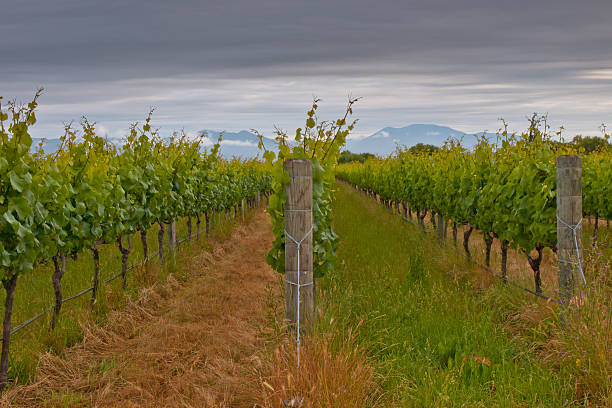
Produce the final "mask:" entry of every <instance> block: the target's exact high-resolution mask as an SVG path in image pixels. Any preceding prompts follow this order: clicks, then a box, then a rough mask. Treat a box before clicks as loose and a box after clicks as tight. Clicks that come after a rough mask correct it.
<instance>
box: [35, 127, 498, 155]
mask: <svg viewBox="0 0 612 408" xmlns="http://www.w3.org/2000/svg"><path fill="white" fill-rule="evenodd" d="M205 132H206V142H205V146H206V147H210V146H212V145H213V144H214V143H215V142H216V141H217V139H218V138H219V134H220V133H221V132H220V131H217V130H205ZM478 135H482V133H479V134H478ZM486 135H487V136H488V137H493V136H495V135H494V134H493V133H487V134H486ZM449 137H452V138H455V139H462V144H463V145H464V146H465V147H467V148H471V147H473V146H474V145H475V143H476V135H475V134H469V133H465V132H461V131H459V130H455V129H453V128H450V127H447V126H439V125H432V124H415V125H408V126H405V127H401V128H394V127H386V128H383V129H381V130H379V131H378V132H375V133H373V134H372V135H370V136H367V137H364V138H360V139H352V138H349V140H348V141H347V146H346V149H347V150H350V151H351V152H354V153H365V152H368V153H374V154H378V155H382V156H386V155H389V154H390V153H392V152H393V151H394V150H395V148H396V147H397V146H407V147H411V146H414V145H416V144H417V143H424V144H432V145H435V146H442V144H443V143H444V141H445V140H446V139H448V138H449ZM39 142H40V139H33V143H32V146H33V147H36V146H37V145H38V143H39ZM111 142H113V143H116V144H120V142H121V140H120V139H112V140H111ZM258 142H259V140H258V139H257V136H256V135H254V134H253V133H251V132H249V131H246V130H242V131H240V132H224V133H223V140H222V142H221V148H220V153H221V155H222V156H223V157H226V158H231V157H243V158H251V157H255V156H257V154H258V153H259V149H258V148H257V144H258ZM264 145H265V146H266V148H267V149H269V150H270V149H274V148H275V141H274V140H273V139H271V138H264ZM58 147H59V139H48V140H45V141H44V143H43V149H44V150H45V152H53V151H55V150H57V148H58Z"/></svg>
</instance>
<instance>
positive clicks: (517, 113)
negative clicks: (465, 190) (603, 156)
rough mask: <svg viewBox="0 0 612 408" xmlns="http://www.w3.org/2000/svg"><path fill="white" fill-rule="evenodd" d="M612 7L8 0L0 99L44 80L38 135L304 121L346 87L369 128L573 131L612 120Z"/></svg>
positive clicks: (357, 0) (328, 112) (1, 28)
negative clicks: (90, 128)
mask: <svg viewBox="0 0 612 408" xmlns="http://www.w3.org/2000/svg"><path fill="white" fill-rule="evenodd" d="M611 17H612V2H611V1H609V0H597V1H584V2H576V1H566V0H555V1H542V0H541V1H523V0H520V1H517V0H515V1H507V2H506V1H504V2H501V1H498V2H495V1H490V0H489V1H484V0H482V1H481V0H471V1H461V2H459V1H456V0H436V1H432V0H430V1H420V2H416V1H405V0H404V1H386V0H381V1H363V0H351V1H345V0H341V1H337V0H326V1H308V2H302V1H300V2H296V1H290V0H240V1H229V0H226V1H176V2H170V1H157V0H148V1H130V0H122V1H110V0H106V1H85V0H79V1H73V0H55V1H48V0H47V1H43V0H20V1H8V0H0V39H1V41H0V56H1V57H0V95H3V96H5V98H17V100H19V101H24V102H25V101H27V100H28V98H30V97H31V96H32V94H33V93H34V91H35V89H36V88H37V87H40V86H42V87H44V88H45V93H44V95H43V96H42V98H41V100H40V102H41V106H40V111H39V115H38V116H39V123H38V124H37V125H36V126H35V128H34V129H33V132H32V133H33V135H34V136H38V137H48V138H53V137H57V136H59V135H60V133H61V130H62V127H63V126H62V123H63V122H66V121H70V120H78V119H79V118H80V117H81V115H86V116H87V117H88V118H89V119H91V120H94V121H97V122H98V123H99V125H100V130H101V131H102V132H107V133H108V134H109V135H113V136H117V135H120V134H122V133H123V132H125V130H126V129H127V127H128V125H129V123H130V122H133V121H136V120H141V119H144V117H145V115H146V113H147V111H148V109H149V107H150V106H155V107H156V108H157V111H156V114H155V115H154V122H155V123H156V124H157V125H158V126H161V128H162V133H170V132H171V131H172V130H175V129H180V128H185V130H187V131H189V132H193V131H197V130H198V129H203V128H208V129H219V130H222V129H225V130H229V131H236V130H241V129H249V128H257V129H259V130H261V131H264V132H265V133H268V134H269V133H270V131H271V130H272V127H273V125H275V124H276V125H279V126H280V127H282V128H285V129H288V130H293V129H295V128H296V127H298V126H302V124H303V121H304V113H305V111H306V110H307V108H308V106H309V104H310V103H311V100H312V96H313V95H317V96H319V97H321V98H322V99H323V103H322V104H321V106H322V109H321V116H322V117H328V118H329V117H331V116H335V115H338V114H340V113H341V111H342V109H343V105H344V104H345V102H346V99H347V96H348V95H349V94H352V95H353V96H361V97H363V100H361V101H360V102H359V103H358V104H357V106H356V108H355V117H357V118H359V119H360V125H359V127H358V129H357V132H356V133H357V135H366V134H371V133H373V132H374V131H376V130H378V129H380V128H382V127H384V126H405V125H408V124H411V123H437V124H441V125H448V126H452V127H455V128H457V129H458V130H463V131H473V132H476V131H481V130H485V129H487V130H489V131H494V130H496V129H497V128H498V127H499V122H498V118H499V117H502V116H503V117H504V118H505V119H506V120H507V121H510V123H511V126H512V128H513V129H516V130H520V129H524V128H525V125H526V120H525V116H527V115H530V114H531V113H532V112H535V111H537V112H541V113H545V112H548V113H549V118H550V119H551V122H552V124H553V126H555V127H558V126H560V125H564V126H565V128H566V132H567V134H568V135H573V134H575V133H584V134H598V132H599V131H598V126H599V125H600V124H601V123H602V122H607V123H612V47H611V44H612V24H611V22H610V19H611Z"/></svg>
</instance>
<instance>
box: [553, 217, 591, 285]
mask: <svg viewBox="0 0 612 408" xmlns="http://www.w3.org/2000/svg"><path fill="white" fill-rule="evenodd" d="M557 220H558V221H560V222H561V224H563V225H564V226H565V227H567V228H569V229H570V230H571V231H572V235H573V238H574V245H575V247H574V248H575V249H576V259H577V260H578V262H572V261H570V260H567V259H561V258H559V262H561V263H566V264H570V265H576V266H578V271H579V272H580V277H581V278H582V283H583V284H585V285H586V278H585V277H584V271H583V269H582V261H583V259H582V257H581V256H580V248H579V247H578V237H577V236H576V228H578V227H579V226H581V225H582V219H580V221H578V224H576V225H573V226H572V225H569V224H568V223H566V222H565V221H563V220H562V219H561V217H559V214H557ZM557 256H558V255H557ZM572 272H573V271H572Z"/></svg>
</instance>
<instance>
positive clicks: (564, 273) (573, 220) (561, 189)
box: [557, 155, 586, 306]
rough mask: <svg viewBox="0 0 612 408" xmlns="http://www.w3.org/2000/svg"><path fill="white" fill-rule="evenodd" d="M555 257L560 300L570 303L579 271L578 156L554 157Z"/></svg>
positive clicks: (580, 197) (580, 215) (580, 244)
mask: <svg viewBox="0 0 612 408" xmlns="http://www.w3.org/2000/svg"><path fill="white" fill-rule="evenodd" d="M557 257H558V260H559V299H560V300H561V303H562V304H563V305H565V306H567V305H568V304H569V301H570V299H571V298H572V297H573V296H574V292H575V289H576V276H578V277H580V279H582V280H583V283H586V282H585V281H584V274H583V271H582V159H581V158H580V156H577V155H564V156H559V157H557Z"/></svg>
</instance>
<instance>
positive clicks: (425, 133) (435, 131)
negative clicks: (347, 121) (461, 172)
mask: <svg viewBox="0 0 612 408" xmlns="http://www.w3.org/2000/svg"><path fill="white" fill-rule="evenodd" d="M478 135H482V133H478ZM486 136H487V137H494V136H495V134H494V133H487V134H486ZM449 137H452V138H454V139H460V140H461V141H462V145H463V146H465V147H467V148H471V147H473V146H474V145H475V144H476V134H469V133H465V132H461V131H459V130H455V129H453V128H450V127H448V126H439V125H424V124H415V125H408V126H405V127H401V128H394V127H386V128H384V129H381V130H379V131H378V132H376V133H374V134H372V135H370V136H368V137H364V138H361V139H349V140H348V143H347V147H346V148H347V150H350V151H351V152H353V153H366V152H367V153H373V154H379V155H383V156H386V155H388V154H390V153H392V152H393V151H394V150H395V148H396V146H406V147H412V146H414V145H416V144H418V143H423V144H431V145H434V146H442V145H443V144H444V141H445V140H446V139H448V138H449Z"/></svg>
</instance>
